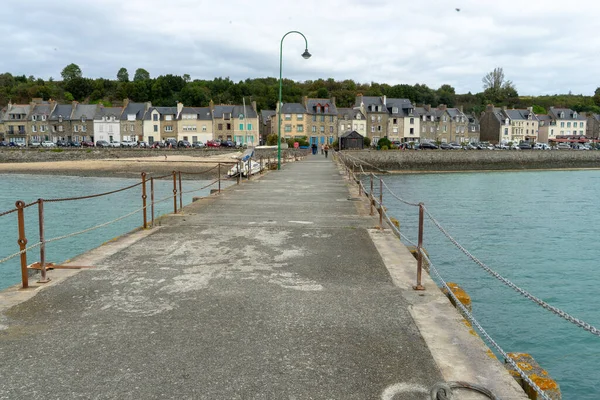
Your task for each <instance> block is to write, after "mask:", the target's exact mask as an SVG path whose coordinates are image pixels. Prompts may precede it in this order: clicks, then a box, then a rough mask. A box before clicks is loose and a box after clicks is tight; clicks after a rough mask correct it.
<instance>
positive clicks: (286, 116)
mask: <svg viewBox="0 0 600 400" xmlns="http://www.w3.org/2000/svg"><path fill="white" fill-rule="evenodd" d="M283 119H285V120H286V121H290V120H291V119H292V114H284V115H283Z"/></svg>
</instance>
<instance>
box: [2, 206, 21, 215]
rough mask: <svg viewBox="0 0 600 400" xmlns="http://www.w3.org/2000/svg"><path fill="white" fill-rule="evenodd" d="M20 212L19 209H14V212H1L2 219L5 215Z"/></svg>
mask: <svg viewBox="0 0 600 400" xmlns="http://www.w3.org/2000/svg"><path fill="white" fill-rule="evenodd" d="M18 210H19V209H18V208H13V209H12V210H8V211H4V212H1V213H0V217H4V216H5V215H8V214H12V213H14V212H17V211H18Z"/></svg>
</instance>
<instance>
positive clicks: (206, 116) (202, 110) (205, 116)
mask: <svg viewBox="0 0 600 400" xmlns="http://www.w3.org/2000/svg"><path fill="white" fill-rule="evenodd" d="M183 114H195V115H196V119H197V120H204V121H206V120H212V116H211V114H210V107H183V108H182V109H181V112H180V113H179V115H178V116H177V119H179V120H180V119H182V115H183Z"/></svg>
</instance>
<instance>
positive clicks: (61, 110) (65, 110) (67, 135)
mask: <svg viewBox="0 0 600 400" xmlns="http://www.w3.org/2000/svg"><path fill="white" fill-rule="evenodd" d="M72 113H73V105H72V104H56V105H55V106H54V108H53V110H52V113H51V114H50V117H49V118H48V121H49V125H50V132H51V134H52V141H53V142H56V141H57V140H66V141H69V140H73V130H72V129H71V114H72Z"/></svg>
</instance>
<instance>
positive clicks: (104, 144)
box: [96, 140, 110, 147]
mask: <svg viewBox="0 0 600 400" xmlns="http://www.w3.org/2000/svg"><path fill="white" fill-rule="evenodd" d="M96 147H110V143H108V142H107V141H106V140H98V141H97V142H96Z"/></svg>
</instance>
